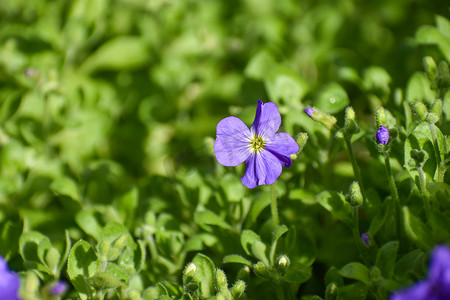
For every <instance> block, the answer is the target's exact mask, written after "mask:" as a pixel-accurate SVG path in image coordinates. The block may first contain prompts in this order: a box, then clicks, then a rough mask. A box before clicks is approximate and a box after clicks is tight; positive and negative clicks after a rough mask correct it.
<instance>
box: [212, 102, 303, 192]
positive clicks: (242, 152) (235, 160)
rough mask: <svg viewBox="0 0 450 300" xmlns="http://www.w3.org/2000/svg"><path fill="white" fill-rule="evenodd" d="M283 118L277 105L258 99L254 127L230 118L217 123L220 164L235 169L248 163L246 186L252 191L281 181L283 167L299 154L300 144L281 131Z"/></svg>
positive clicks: (243, 181) (215, 151) (216, 151)
mask: <svg viewBox="0 0 450 300" xmlns="http://www.w3.org/2000/svg"><path fill="white" fill-rule="evenodd" d="M280 125H281V116H280V113H279V111H278V107H277V105H276V104H275V103H272V102H267V103H265V104H263V102H262V101H261V100H258V104H257V108H256V115H255V120H254V121H253V124H252V126H251V128H250V130H249V129H248V127H247V126H246V125H245V124H244V122H242V121H241V120H240V119H238V118H236V117H227V118H225V119H223V120H221V121H220V122H219V124H217V129H216V141H215V142H214V153H215V155H216V158H217V161H218V162H219V163H220V164H221V165H224V166H227V167H235V166H237V165H239V164H241V163H243V162H244V161H245V165H246V167H247V170H246V171H245V174H244V176H242V178H241V181H242V183H243V184H244V185H245V186H246V187H248V188H251V189H252V188H254V187H256V186H258V185H270V184H273V183H274V182H275V181H277V179H278V176H280V174H281V171H282V166H284V167H288V168H289V167H290V166H291V165H292V160H291V158H290V155H291V154H295V153H297V152H298V151H299V146H298V144H297V142H295V140H294V139H293V138H292V137H291V136H290V135H289V134H288V133H285V132H279V133H276V132H277V131H278V129H279V128H280Z"/></svg>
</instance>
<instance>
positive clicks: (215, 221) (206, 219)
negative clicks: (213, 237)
mask: <svg viewBox="0 0 450 300" xmlns="http://www.w3.org/2000/svg"><path fill="white" fill-rule="evenodd" d="M194 221H195V223H197V224H198V225H199V226H201V227H203V228H205V229H207V228H208V226H205V225H214V226H218V227H220V228H223V229H226V230H231V227H230V225H228V223H227V222H225V221H224V220H222V219H221V218H220V217H219V216H217V215H216V214H215V213H213V212H212V211H209V210H203V211H197V212H196V213H195V214H194Z"/></svg>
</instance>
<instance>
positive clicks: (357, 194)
mask: <svg viewBox="0 0 450 300" xmlns="http://www.w3.org/2000/svg"><path fill="white" fill-rule="evenodd" d="M348 192H349V194H350V195H349V197H348V202H349V203H350V205H351V206H354V207H358V206H360V205H361V203H362V202H363V196H362V193H361V188H360V186H359V183H358V182H357V181H353V182H352V183H351V184H350V188H349V191H348Z"/></svg>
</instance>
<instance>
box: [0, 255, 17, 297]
mask: <svg viewBox="0 0 450 300" xmlns="http://www.w3.org/2000/svg"><path fill="white" fill-rule="evenodd" d="M19 287H20V280H19V276H17V274H16V273H14V272H12V271H10V270H9V268H8V264H7V263H6V260H5V259H4V258H3V257H2V256H0V291H1V299H8V300H20V298H19V296H18V295H17V294H18V293H19Z"/></svg>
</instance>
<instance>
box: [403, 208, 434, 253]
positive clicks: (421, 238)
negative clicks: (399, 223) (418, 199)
mask: <svg viewBox="0 0 450 300" xmlns="http://www.w3.org/2000/svg"><path fill="white" fill-rule="evenodd" d="M402 211H403V222H404V225H405V231H406V234H407V235H408V237H409V238H410V239H411V240H412V241H413V242H415V243H416V244H417V245H418V246H419V247H421V248H422V249H424V250H429V249H430V248H431V247H433V245H434V244H435V243H434V241H433V238H432V236H433V235H432V233H431V231H430V229H428V228H427V226H426V225H425V224H423V223H422V221H421V220H420V219H419V218H417V217H416V216H414V215H413V214H411V212H410V211H409V209H408V207H406V206H405V207H403V209H402Z"/></svg>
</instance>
